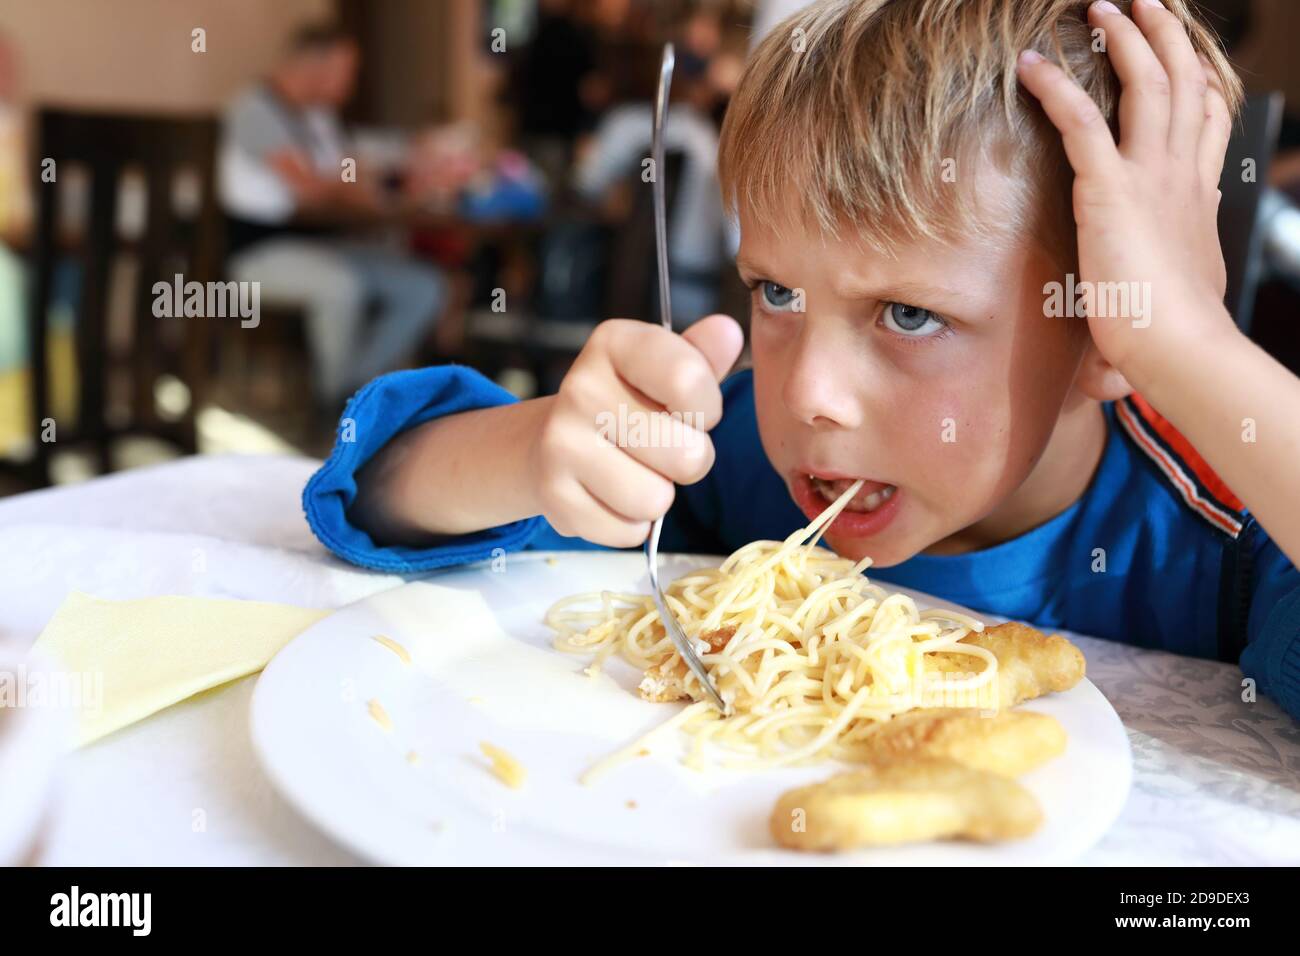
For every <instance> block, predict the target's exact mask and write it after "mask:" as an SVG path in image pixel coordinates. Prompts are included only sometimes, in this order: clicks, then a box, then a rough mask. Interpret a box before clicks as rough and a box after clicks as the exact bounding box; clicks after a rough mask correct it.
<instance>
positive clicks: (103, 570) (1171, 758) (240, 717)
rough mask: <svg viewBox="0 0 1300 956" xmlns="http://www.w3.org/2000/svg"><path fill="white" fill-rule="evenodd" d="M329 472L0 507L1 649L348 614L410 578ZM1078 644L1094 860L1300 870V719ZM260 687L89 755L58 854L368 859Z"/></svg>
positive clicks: (158, 479)
mask: <svg viewBox="0 0 1300 956" xmlns="http://www.w3.org/2000/svg"><path fill="white" fill-rule="evenodd" d="M315 467H316V463H315V462H312V461H308V460H305V459H300V458H249V457H222V458H192V459H187V460H184V461H180V462H177V463H174V464H169V465H164V466H160V467H157V468H150V469H145V470H141V471H133V472H127V473H124V474H120V475H115V476H112V477H109V478H104V479H99V480H96V481H92V482H89V483H87V484H83V485H78V486H74V487H69V488H61V489H55V490H51V491H44V492H39V493H36V494H29V495H20V496H17V497H14V498H8V499H3V500H0V642H6V641H7V642H11V643H16V644H18V645H20V646H22V645H27V644H30V643H31V642H32V641H33V640H35V638H36V635H37V634H38V633H39V632H40V630H41V628H42V627H43V626H44V625H45V622H46V621H47V620H48V619H49V617H50V615H52V614H53V613H54V610H55V609H56V608H57V607H58V606H59V604H60V603H62V601H63V599H64V597H65V596H66V595H67V593H68V592H69V591H70V590H73V589H77V590H81V591H86V592H88V593H91V594H94V595H97V596H99V597H106V598H131V597H143V596H146V595H155V594H192V595H200V596H210V597H232V598H247V599H256V600H264V601H279V602H281V603H285V604H298V605H302V606H304V607H330V608H333V607H340V606H342V605H344V604H347V603H349V602H351V601H355V600H358V599H360V598H363V597H366V596H367V595H370V594H373V593H375V592H377V591H381V590H384V589H387V588H391V587H395V586H397V585H399V584H401V583H402V582H403V578H401V577H399V576H395V575H381V574H372V573H369V572H365V571H361V570H358V569H356V568H353V567H351V566H349V565H347V564H345V563H343V562H341V561H339V560H337V559H335V558H333V557H331V556H330V555H329V554H327V553H326V551H325V550H324V549H323V548H322V547H321V546H320V545H319V544H318V543H317V542H316V540H315V539H314V538H313V537H312V535H311V533H310V531H309V530H308V529H307V525H306V523H305V521H304V520H303V517H302V511H301V508H300V506H299V494H300V492H301V489H302V486H303V483H304V482H305V481H306V480H307V477H308V476H309V475H310V474H311V472H312V471H313V469H314V468H315ZM1078 643H1079V645H1080V647H1081V648H1082V649H1083V652H1084V654H1085V655H1086V656H1087V659H1088V676H1089V677H1090V678H1091V679H1092V681H1093V682H1094V683H1096V684H1097V686H1098V687H1099V688H1101V690H1102V692H1103V693H1104V694H1105V695H1106V696H1107V697H1108V698H1109V699H1110V701H1111V703H1112V704H1113V705H1114V706H1115V709H1116V710H1117V711H1118V712H1119V715H1120V717H1121V718H1122V719H1123V721H1124V724H1125V726H1126V727H1127V729H1128V733H1129V739H1130V741H1131V742H1132V745H1133V757H1134V786H1133V791H1132V794H1131V796H1130V797H1129V800H1128V803H1127V805H1126V806H1125V808H1124V811H1123V813H1122V814H1121V816H1120V818H1119V820H1118V821H1117V823H1116V825H1115V826H1114V828H1113V829H1112V830H1111V831H1110V833H1109V834H1108V835H1107V836H1106V837H1105V839H1104V840H1103V841H1102V842H1101V843H1100V844H1099V845H1098V846H1097V847H1095V848H1094V849H1093V850H1092V851H1090V852H1089V853H1088V854H1087V855H1086V856H1085V858H1084V859H1083V860H1082V861H1081V862H1083V863H1086V864H1094V865H1107V864H1121V865H1123V864H1195V863H1219V864H1258V863H1274V864H1280V863H1289V864H1296V863H1300V725H1298V724H1297V723H1296V722H1294V721H1292V720H1291V719H1290V718H1289V717H1287V716H1286V714H1284V713H1283V712H1282V711H1281V710H1280V709H1279V708H1278V707H1276V706H1275V705H1274V704H1273V703H1272V702H1271V701H1268V700H1265V699H1262V698H1261V699H1260V700H1258V701H1256V702H1254V703H1246V702H1243V701H1242V700H1241V673H1240V671H1239V670H1238V669H1237V668H1236V667H1235V666H1231V665H1228V664H1220V663H1216V662H1213V661H1201V660H1193V659H1189V658H1182V657H1176V656H1174V655H1170V654H1164V653H1160V652H1154V651H1144V650H1138V649H1135V648H1131V647H1127V646H1124V645H1119V644H1113V643H1110V642H1107V641H1101V640H1097V639H1094V638H1087V637H1081V638H1078ZM255 680H256V678H247V679H245V680H241V681H236V682H234V683H232V684H228V685H226V686H224V687H221V688H217V689H216V690H213V691H209V692H208V693H205V694H202V695H200V696H199V697H197V698H194V699H191V700H188V701H185V702H184V703H181V704H178V705H177V706H175V707H172V708H170V709H168V710H166V711H164V712H162V713H160V714H157V715H155V716H153V717H151V718H149V719H148V720H145V721H143V722H141V723H139V724H136V725H134V726H132V727H129V728H126V729H125V730H122V731H119V732H118V733H116V734H113V735H111V736H109V737H107V738H105V739H104V740H101V741H99V742H98V743H95V744H93V745H91V746H90V747H87V748H85V749H83V750H81V751H78V752H77V753H75V754H73V755H71V756H70V757H69V758H68V760H67V761H66V763H65V766H64V772H63V776H62V780H61V785H60V787H59V790H58V792H57V793H58V796H57V799H56V804H55V806H54V807H53V808H52V813H51V825H50V829H49V832H48V833H47V834H46V836H45V838H44V841H43V848H42V850H41V854H40V857H39V861H40V862H42V863H46V864H60V865H110V864H146V863H148V864H161V865H178V864H179V865H184V864H337V863H352V862H357V860H356V858H355V857H353V856H352V855H351V854H350V853H349V852H348V851H346V850H343V849H341V848H339V847H338V846H336V845H335V844H333V843H332V842H331V841H330V840H329V839H328V838H326V837H325V836H323V835H322V834H320V833H319V832H318V831H317V830H315V829H314V828H313V827H312V826H311V825H310V824H308V823H307V822H305V821H303V820H302V819H301V818H299V817H298V815H297V814H296V813H295V812H294V810H293V809H292V808H291V807H290V806H289V805H288V804H287V803H286V802H285V801H284V800H282V799H281V798H280V797H279V796H278V795H277V794H276V793H275V791H274V790H273V789H272V787H271V785H270V782H269V781H268V780H267V778H266V776H265V774H263V772H262V770H261V768H260V767H259V766H258V764H257V761H256V759H255V757H254V755H253V752H252V748H251V746H250V743H249V739H248V716H247V715H248V702H249V697H250V695H251V693H252V689H253V684H254V682H255ZM1080 785H1081V786H1086V781H1081V782H1080Z"/></svg>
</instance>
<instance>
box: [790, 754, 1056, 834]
mask: <svg viewBox="0 0 1300 956" xmlns="http://www.w3.org/2000/svg"><path fill="white" fill-rule="evenodd" d="M1042 820H1043V814H1042V811H1041V810H1040V809H1039V807H1038V802H1037V801H1036V800H1035V799H1034V797H1033V795H1032V794H1030V793H1029V791H1028V790H1026V789H1025V788H1024V787H1022V786H1020V784H1018V783H1016V782H1015V781H1014V780H1010V779H1008V778H1006V777H1000V776H998V775H997V774H993V773H988V772H987V771H984V770H976V769H974V768H973V767H967V766H965V765H964V764H960V763H957V762H956V761H954V760H945V759H935V758H929V757H918V758H916V759H912V760H906V761H899V762H881V763H876V764H870V765H868V766H867V767H865V768H863V769H862V770H854V771H851V772H849V773H843V774H840V775H839V776H835V777H831V778H830V779H829V780H826V781H823V782H822V783H817V784H813V785H812V786H808V787H799V788H798V789H796V790H791V791H789V792H788V793H785V794H783V795H782V796H781V798H780V799H779V800H778V801H777V803H776V806H775V807H774V808H773V809H772V817H771V820H770V821H769V826H770V829H771V831H772V836H773V838H774V839H775V840H776V842H777V843H779V844H781V845H782V846H784V847H789V848H790V849H794V850H820V851H828V850H848V849H852V848H854V847H863V846H889V845H894V844H900V843H914V842H918V841H922V840H936V839H949V838H963V839H968V840H978V841H981V842H994V841H997V840H1010V839H1016V838H1019V837H1025V836H1028V835H1029V834H1031V833H1033V832H1034V831H1035V830H1036V829H1038V827H1039V825H1040V824H1041V823H1042Z"/></svg>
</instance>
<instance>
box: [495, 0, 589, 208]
mask: <svg viewBox="0 0 1300 956" xmlns="http://www.w3.org/2000/svg"><path fill="white" fill-rule="evenodd" d="M571 7H572V3H571V0H540V2H539V3H538V5H537V23H536V26H535V27H534V30H533V36H532V39H530V40H529V42H528V44H527V45H526V46H524V47H522V48H521V50H520V53H519V56H518V57H517V58H516V60H515V61H514V63H513V65H512V66H513V69H512V74H511V87H512V93H511V97H510V99H511V100H512V101H513V103H514V104H515V105H516V107H517V110H518V133H519V138H520V144H521V145H522V146H523V148H524V150H525V151H526V152H527V153H528V154H529V156H531V157H532V159H533V160H534V162H536V163H537V164H538V165H539V166H541V168H542V170H543V171H544V173H545V175H546V177H547V179H548V181H549V182H550V183H552V185H554V184H557V183H559V182H560V181H561V179H562V178H563V171H564V170H566V169H567V168H568V166H569V163H570V161H571V159H572V149H573V141H574V139H575V138H576V137H577V136H578V134H579V133H581V132H584V131H586V130H588V129H590V127H591V122H592V109H593V106H594V102H593V101H592V90H591V87H590V84H591V83H592V81H593V79H594V77H595V73H594V71H595V67H596V48H595V36H594V35H593V33H592V31H591V30H590V29H589V28H588V27H587V25H586V24H584V23H582V22H581V21H579V19H578V18H577V17H576V16H575V15H574V13H573V11H572V10H571V9H570V8H571Z"/></svg>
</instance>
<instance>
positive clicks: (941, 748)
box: [862, 708, 1066, 777]
mask: <svg viewBox="0 0 1300 956" xmlns="http://www.w3.org/2000/svg"><path fill="white" fill-rule="evenodd" d="M1065 744H1066V734H1065V728H1064V727H1062V726H1061V724H1060V723H1059V722H1058V721H1057V720H1056V718H1054V717H1051V716H1049V715H1047V714H1038V713H1034V712H1033V711H1027V710H1026V711H1000V712H998V713H996V714H993V715H988V714H985V713H984V712H983V711H980V710H978V709H976V708H960V709H959V708H937V709H934V710H913V711H908V712H907V713H904V714H899V715H898V716H897V717H894V718H892V719H890V720H887V721H882V722H881V723H880V725H879V726H878V727H877V728H876V729H875V730H874V731H873V732H872V733H871V735H870V736H868V737H867V738H866V739H865V740H864V741H863V743H862V753H863V754H864V755H865V756H866V757H867V759H869V760H872V761H884V760H899V759H910V758H912V757H946V758H948V759H950V760H956V761H957V762H958V763H963V764H965V765H966V766H968V767H974V768H976V769H977V770H987V771H989V772H990V773H996V774H999V775H1001V776H1003V777H1018V776H1020V774H1022V773H1026V772H1027V771H1030V770H1033V769H1034V768H1035V767H1038V766H1041V765H1042V764H1044V763H1046V762H1047V761H1049V760H1051V759H1052V758H1053V757H1058V756H1060V755H1061V754H1062V753H1064V752H1065Z"/></svg>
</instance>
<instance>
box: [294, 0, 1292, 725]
mask: <svg viewBox="0 0 1300 956" xmlns="http://www.w3.org/2000/svg"><path fill="white" fill-rule="evenodd" d="M1099 41H1104V49H1105V52H1104V53H1103V52H1099V51H1098V50H1095V49H1094V44H1097V45H1098V46H1101V43H1100V42H1099ZM1062 66H1065V67H1066V68H1067V70H1068V72H1067V70H1063V69H1062ZM1240 95H1241V93H1240V84H1239V82H1238V81H1237V79H1236V77H1235V76H1234V74H1233V73H1232V71H1231V68H1230V67H1229V66H1228V65H1227V63H1226V61H1225V59H1224V57H1223V55H1222V53H1221V52H1220V51H1219V49H1218V48H1217V46H1216V45H1215V43H1214V41H1213V39H1212V37H1211V35H1210V34H1209V33H1208V31H1207V30H1206V29H1205V28H1204V27H1203V26H1202V25H1200V24H1199V23H1197V22H1196V21H1195V20H1194V19H1193V18H1192V16H1191V14H1190V13H1189V10H1188V4H1187V3H1186V2H1185V0H1167V6H1162V5H1161V4H1160V3H1159V2H1157V0H1136V2H1134V3H1133V4H1132V5H1131V8H1129V9H1127V10H1124V11H1121V10H1119V9H1118V8H1116V7H1115V6H1114V5H1112V4H1110V3H1107V2H1099V3H1094V4H1092V5H1090V6H1088V5H1085V4H1083V3H1081V2H1078V0H822V2H820V3H816V4H814V5H813V6H811V7H809V8H808V9H806V10H804V11H801V12H799V13H797V14H795V15H794V16H792V17H791V18H789V19H788V20H786V21H785V22H784V23H783V24H782V25H781V26H780V27H778V28H777V29H776V30H774V31H773V33H772V34H771V35H770V36H769V37H768V38H767V39H766V40H764V42H763V43H762V44H761V46H760V47H759V48H758V49H757V51H756V52H755V54H754V56H753V57H752V59H751V62H750V64H749V65H748V67H747V70H746V74H745V77H744V79H743V81H742V83H741V86H740V89H739V91H738V92H737V95H736V97H735V100H734V101H733V103H732V104H731V106H730V108H729V110H728V113H727V118H726V123H725V126H724V129H723V135H722V142H721V146H720V154H719V172H720V180H721V183H722V187H723V194H724V200H725V201H726V202H727V204H728V205H729V206H732V207H734V208H735V209H736V211H737V214H738V216H739V220H740V227H741V235H742V244H741V249H740V254H739V256H738V259H737V262H738V266H739V268H740V271H741V274H742V276H743V277H744V278H745V280H746V282H747V283H749V284H750V286H751V287H752V288H753V297H754V298H753V303H754V304H753V318H752V350H753V371H752V374H751V373H748V372H747V373H741V374H738V375H735V376H733V377H731V378H729V379H727V380H726V381H725V382H724V383H723V384H722V386H721V387H719V386H718V384H716V383H717V382H718V381H719V380H720V379H722V378H723V376H724V374H725V373H726V372H727V370H728V369H729V368H730V367H731V365H732V363H733V362H734V361H735V359H736V356H737V354H738V353H739V351H740V348H741V332H740V329H739V328H738V327H737V325H736V324H735V323H734V322H733V321H732V320H730V319H729V318H727V317H725V316H710V317H708V318H706V319H703V320H701V321H700V322H699V323H697V324H696V325H694V326H693V327H692V328H690V329H689V330H688V331H687V332H685V333H684V334H683V335H681V336H677V335H673V334H671V333H668V332H666V331H664V330H663V329H661V328H658V327H656V326H653V325H650V324H648V323H641V322H626V321H617V320H615V321H610V322H607V323H604V324H603V325H601V326H600V327H599V328H598V329H597V330H596V332H595V333H594V334H593V335H592V337H591V340H590V341H589V343H588V344H587V346H586V348H585V349H584V350H583V352H582V354H581V355H580V356H579V358H578V359H577V361H576V363H575V364H574V366H573V368H572V370H571V372H570V373H569V375H568V377H567V378H566V379H565V380H564V383H563V385H562V386H561V388H560V390H559V393H558V394H557V395H554V396H548V397H545V398H540V399H535V400H532V401H528V402H522V403H517V404H511V403H510V399H509V397H508V396H507V395H506V394H505V393H504V392H503V391H501V390H500V389H498V388H496V387H495V386H493V385H492V384H491V383H489V382H487V381H486V380H485V379H483V378H482V377H480V376H478V375H477V374H476V373H474V372H471V371H470V370H468V369H464V368H454V367H452V368H435V369H425V370H421V371H415V372H399V373H396V374H393V375H389V376H386V377H384V378H381V379H379V380H377V381H375V382H372V383H371V384H370V385H369V386H367V387H366V388H365V389H363V390H362V391H361V392H360V393H359V394H358V395H357V396H356V397H355V398H354V399H353V403H352V405H351V407H350V409H349V411H348V412H347V413H346V414H347V416H348V417H349V418H351V419H353V420H354V421H355V436H354V437H355V441H351V442H347V441H343V442H340V443H339V444H338V445H337V447H336V448H335V450H334V454H333V456H332V457H331V459H330V460H329V462H327V463H326V465H325V466H324V467H323V468H322V469H321V471H320V472H319V473H318V474H317V475H316V476H315V477H313V479H312V480H311V482H310V483H309V484H308V486H307V489H306V492H305V494H304V502H305V506H306V509H307V514H308V518H309V520H310V521H311V523H312V527H313V528H314V529H315V531H316V533H317V534H318V535H319V536H320V538H321V540H322V541H324V543H325V544H326V545H328V546H329V547H330V548H332V549H333V550H334V551H335V552H337V553H338V554H340V555H342V556H343V557H345V558H348V559H349V560H352V561H355V562H357V563H360V564H364V565H366V566H369V567H375V568H384V569H389V570H419V569H426V568H435V567H441V566H445V565H449V564H454V563H459V562H464V561H469V560H474V559H481V558H485V557H488V556H489V555H490V554H492V552H493V550H494V549H495V548H502V549H505V550H507V551H509V550H513V549H518V548H522V547H526V546H531V547H554V546H556V541H557V539H556V537H555V534H554V532H558V533H559V534H560V535H565V536H570V537H580V538H583V539H586V540H587V541H588V542H593V543H596V544H600V545H607V546H614V547H631V546H634V545H636V544H639V543H640V542H641V541H642V540H643V539H644V537H645V535H646V532H647V529H648V527H649V522H650V521H651V520H652V519H653V518H654V517H655V516H657V515H659V514H663V513H665V512H667V518H666V522H665V529H664V537H663V547H664V548H665V549H666V550H685V551H712V552H719V553H727V552H730V551H732V550H733V549H735V548H737V547H739V546H740V545H742V544H745V543H747V542H749V541H751V540H754V539H758V538H768V539H781V538H784V537H786V536H787V535H788V534H789V533H790V532H792V531H793V530H795V529H796V528H798V527H800V526H801V525H803V524H804V523H806V521H807V520H808V519H810V518H811V517H812V516H814V515H815V514H817V513H818V512H819V511H821V510H822V509H823V508H824V507H825V506H826V505H827V504H828V503H829V502H830V501H832V500H833V499H834V498H835V497H836V496H837V495H838V494H839V493H840V492H841V491H842V490H843V489H844V488H845V487H847V486H848V485H849V484H850V483H851V482H852V481H853V480H854V479H857V478H862V479H865V480H866V484H865V485H864V486H863V488H862V490H861V491H860V492H859V494H858V495H857V497H856V498H855V500H854V501H853V502H852V505H851V507H850V510H849V511H848V512H846V513H845V514H843V515H842V516H841V517H840V518H839V519H838V520H837V521H836V523H835V524H834V525H833V526H832V527H831V529H830V530H829V531H828V533H827V535H826V538H825V541H826V543H827V544H829V545H830V546H831V547H833V548H834V549H835V550H836V551H837V552H839V553H840V554H841V555H843V556H845V557H849V558H853V559H858V558H860V557H862V556H864V555H871V556H872V558H873V559H874V561H875V570H873V572H872V575H873V576H874V577H878V578H880V579H882V580H885V581H889V582H894V583H897V584H902V585H906V586H910V587H915V588H919V589H922V590H925V591H928V592H931V593H934V594H936V595H939V596H942V597H943V598H945V599H948V600H951V601H955V602H960V603H963V604H967V605H971V606H974V607H977V608H981V609H984V610H988V611H992V612H994V613H998V614H1002V615H1005V616H1008V617H1012V618H1018V619H1022V620H1026V621H1030V622H1034V623H1036V624H1038V625H1039V626H1040V627H1049V628H1051V627H1059V628H1067V629H1071V630H1076V631H1081V632H1084V633H1091V634H1096V635H1100V636H1103V637H1108V638H1113V639H1117V640H1125V641H1129V642H1132V643H1135V644H1139V645H1142V646H1146V647H1160V648H1164V649H1167V650H1170V651H1175V652H1178V653H1184V654H1192V655H1197V656H1203V657H1218V658H1220V659H1224V660H1239V661H1240V664H1241V667H1242V669H1243V671H1244V673H1245V674H1246V676H1247V677H1248V678H1251V679H1253V681H1254V682H1255V683H1256V685H1257V686H1258V689H1259V690H1261V691H1264V692H1265V693H1268V694H1271V695H1272V696H1273V697H1274V698H1276V699H1277V700H1278V701H1279V702H1280V703H1281V704H1282V706H1283V707H1284V708H1285V709H1286V710H1287V711H1288V712H1289V713H1291V714H1292V716H1300V637H1298V636H1297V635H1300V573H1297V571H1296V569H1295V567H1294V563H1295V558H1296V556H1297V555H1300V510H1298V509H1296V508H1294V507H1293V502H1294V501H1295V500H1296V499H1297V498H1300V494H1298V492H1300V481H1298V480H1297V478H1296V477H1295V475H1296V470H1297V465H1298V464H1300V416H1298V415H1296V414H1295V410H1296V409H1300V381H1297V380H1296V379H1295V378H1294V377H1293V376H1291V375H1290V374H1289V373H1288V372H1287V371H1286V370H1285V369H1283V368H1282V367H1281V366H1280V365H1278V364H1277V363H1276V362H1275V361H1274V360H1273V359H1271V358H1270V357H1268V356H1267V355H1266V354H1264V353H1263V352H1262V351H1261V350H1259V349H1258V348H1257V347H1256V346H1254V345H1253V344H1252V343H1250V342H1249V340H1247V339H1246V338H1245V337H1244V336H1242V335H1241V334H1240V333H1239V332H1238V330H1237V329H1236V327H1235V325H1234V324H1233V321H1232V318H1231V317H1230V316H1229V315H1228V314H1227V312H1226V310H1225V309H1224V307H1223V304H1222V300H1223V291H1224V283H1225V279H1224V269H1223V259H1222V255H1221V253H1220V250H1219V245H1218V239H1217V235H1216V229H1215V217H1216V210H1217V204H1218V196H1217V190H1216V184H1217V182H1218V178H1219V172H1220V169H1221V167H1222V163H1223V156H1224V149H1225V145H1226V142H1227V138H1228V135H1229V132H1230V126H1231V114H1232V110H1233V109H1234V108H1235V106H1236V105H1237V103H1238V101H1239V99H1240ZM1079 290H1083V291H1082V292H1080V291H1079ZM1085 315H1086V318H1085V317H1083V316H1085ZM1139 396H1140V397H1139ZM1156 409H1158V410H1159V412H1157V411H1156ZM665 412H668V413H681V415H680V416H678V417H679V418H681V419H683V420H684V421H685V423H686V424H685V425H684V426H683V427H681V428H680V429H678V433H677V434H678V438H679V440H677V441H673V442H669V443H666V444H669V445H671V446H672V447H662V445H663V444H665V443H662V442H660V443H643V442H626V443H624V444H623V445H621V446H620V445H619V444H618V442H616V441H610V440H606V439H607V438H608V437H609V430H608V429H607V428H605V429H604V430H602V424H601V423H602V422H605V423H607V422H608V421H609V416H610V415H612V414H618V415H622V416H624V417H629V418H630V417H631V416H634V415H639V416H642V417H643V418H644V417H647V416H652V415H654V414H664V413H665ZM1184 436H1185V437H1184ZM647 444H653V447H646V445H647ZM1202 456H1203V457H1202ZM675 485H677V486H681V487H675ZM1229 489H1231V490H1229ZM1234 492H1235V494H1234ZM1238 496H1240V497H1238ZM537 516H541V517H537ZM542 518H545V519H546V520H545V521H543V520H542ZM548 522H549V527H548V525H547V523H548ZM570 546H572V545H570ZM1224 693H1225V694H1229V693H1231V694H1237V693H1240V688H1238V687H1237V686H1236V685H1235V684H1233V685H1230V686H1228V687H1225V688H1224Z"/></svg>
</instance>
